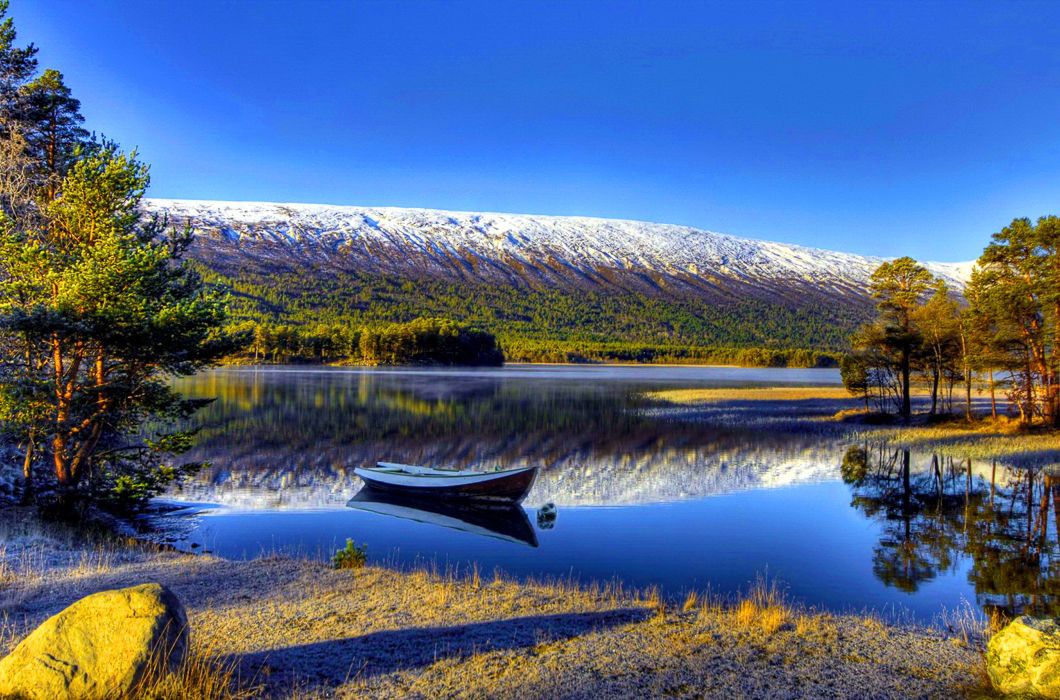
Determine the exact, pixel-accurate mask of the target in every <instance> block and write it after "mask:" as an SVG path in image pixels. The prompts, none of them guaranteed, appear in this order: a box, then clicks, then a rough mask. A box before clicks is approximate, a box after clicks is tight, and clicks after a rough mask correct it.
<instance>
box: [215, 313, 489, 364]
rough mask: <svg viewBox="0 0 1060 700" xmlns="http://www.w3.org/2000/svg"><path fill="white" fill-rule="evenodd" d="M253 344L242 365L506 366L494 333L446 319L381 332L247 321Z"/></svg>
mask: <svg viewBox="0 0 1060 700" xmlns="http://www.w3.org/2000/svg"><path fill="white" fill-rule="evenodd" d="M237 329H238V330H241V331H246V332H248V333H249V335H250V336H251V338H252V340H251V343H250V345H249V346H248V347H247V349H246V351H245V353H243V354H241V355H239V356H238V357H236V358H233V359H236V360H249V361H254V362H283V363H287V362H320V363H337V362H348V363H360V364H368V365H484V366H499V365H502V364H504V353H503V352H502V351H501V349H500V347H499V345H498V344H497V339H496V338H495V337H494V336H493V334H492V333H489V332H488V331H484V330H481V329H478V328H471V327H469V326H464V325H460V324H457V323H454V322H453V321H450V320H447V319H441V318H418V319H416V320H414V321H411V322H409V323H391V324H387V325H384V326H379V327H375V328H353V327H350V326H342V325H326V324H315V325H312V326H308V325H307V326H295V325H290V324H284V325H278V326H271V325H268V324H262V323H255V322H252V321H251V322H243V323H241V324H239V325H238V326H237Z"/></svg>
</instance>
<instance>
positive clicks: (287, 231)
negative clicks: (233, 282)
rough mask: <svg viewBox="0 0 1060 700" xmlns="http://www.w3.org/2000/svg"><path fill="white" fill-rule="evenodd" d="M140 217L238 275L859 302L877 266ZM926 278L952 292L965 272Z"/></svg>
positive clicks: (538, 228) (282, 220) (336, 214)
mask: <svg viewBox="0 0 1060 700" xmlns="http://www.w3.org/2000/svg"><path fill="white" fill-rule="evenodd" d="M147 207H148V209H149V210H150V211H153V212H157V213H164V214H166V215H168V216H169V217H170V218H171V220H173V221H175V222H178V223H183V222H189V223H191V224H192V225H193V226H194V227H195V228H196V229H198V230H199V232H200V236H201V239H200V247H199V255H200V256H201V257H203V258H205V259H207V260H211V261H217V262H230V263H233V264H245V263H247V262H249V261H254V262H257V263H261V264H272V265H277V264H279V265H283V264H291V263H295V262H302V263H310V264H313V265H317V266H322V267H326V268H333V269H338V270H342V269H347V270H359V271H368V272H384V273H398V274H405V275H409V276H412V277H415V276H433V277H439V278H449V279H460V280H477V281H488V282H505V283H508V284H516V285H520V284H526V285H531V286H534V285H540V284H546V285H562V284H568V285H573V286H578V287H593V286H599V287H609V286H620V287H621V286H629V287H635V288H639V287H644V286H647V287H648V288H659V289H662V288H665V287H666V286H667V285H669V286H671V287H674V288H681V287H688V288H690V289H696V288H699V289H702V290H703V291H706V292H709V291H723V290H724V289H725V288H726V287H728V288H732V289H739V288H742V287H744V286H746V285H753V286H756V287H758V289H757V291H758V292H759V293H766V294H768V293H770V292H782V291H784V290H785V289H788V290H792V291H807V292H811V293H814V294H823V295H833V294H835V295H841V296H842V295H850V294H853V295H856V296H858V297H861V296H863V295H864V293H865V288H866V287H867V285H868V280H869V276H870V275H871V273H872V271H873V270H874V269H875V268H876V267H877V266H878V265H879V264H880V262H882V259H881V258H872V257H864V256H859V255H852V254H849V253H839V252H834V251H827V250H819V249H815V248H805V247H801V246H795V245H789V244H783V243H771V242H767V241H757V240H751V239H746V238H737V237H734V236H727V235H724V234H719V233H713V232H710V231H701V230H698V229H694V228H688V227H685V226H673V225H669V224H652V223H643V222H638V221H622V220H613V219H594V218H587V217H558V216H530V215H517V214H492V213H467V212H449V211H437V210H429V209H401V208H393V207H339V206H327V205H316V204H270V203H263V202H261V203H259V202H205V201H189V200H166V199H152V200H148V201H147ZM927 266H928V268H929V269H930V270H931V271H932V272H933V273H934V274H936V275H939V276H941V277H943V278H945V279H946V280H947V281H948V282H949V283H950V284H951V285H953V286H955V287H958V288H959V287H960V286H961V285H962V283H963V280H964V279H965V278H966V276H967V273H968V270H969V268H970V264H968V263H961V264H959V263H928V264H927ZM714 288H716V289H714Z"/></svg>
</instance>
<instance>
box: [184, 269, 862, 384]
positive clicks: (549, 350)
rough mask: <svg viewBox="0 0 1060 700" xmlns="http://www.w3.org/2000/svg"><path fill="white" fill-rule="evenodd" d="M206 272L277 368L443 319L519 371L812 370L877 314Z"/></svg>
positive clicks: (343, 354) (348, 351) (381, 278)
mask: <svg viewBox="0 0 1060 700" xmlns="http://www.w3.org/2000/svg"><path fill="white" fill-rule="evenodd" d="M200 269H201V270H202V272H203V274H204V276H205V277H206V279H208V280H209V281H210V282H213V283H216V284H220V285H224V286H225V287H227V288H228V289H230V290H231V292H232V303H231V305H230V313H231V315H232V317H233V318H235V319H236V320H237V321H238V322H241V323H244V324H247V325H248V326H262V327H263V328H264V333H265V336H267V337H266V338H265V339H263V340H262V343H259V345H260V350H259V352H258V356H259V360H263V361H270V362H272V361H276V362H294V361H313V362H320V361H325V362H341V361H346V360H347V358H352V359H350V361H354V362H360V361H362V359H361V354H360V352H361V351H360V349H359V348H360V345H359V343H360V337H361V335H362V333H363V331H364V330H366V329H367V330H369V331H373V330H376V329H380V328H383V327H386V326H387V325H389V324H392V323H395V322H397V323H406V322H409V321H412V320H414V319H416V318H420V317H432V318H447V319H451V320H452V321H453V322H455V323H458V324H464V325H466V326H469V327H472V328H484V329H488V330H489V331H490V332H492V333H493V334H494V335H495V336H496V338H497V339H498V341H499V343H500V345H501V347H502V348H503V349H504V352H505V355H506V356H507V358H508V359H509V360H511V361H518V362H655V363H671V362H672V363H682V362H683V363H703V364H738V365H747V366H778V367H779V366H798V367H813V366H821V365H828V364H832V363H833V362H834V357H835V356H836V354H837V353H838V352H839V351H841V350H842V349H844V348H845V347H846V346H847V338H848V337H849V334H850V333H851V332H852V331H853V330H854V329H855V328H857V327H858V325H859V324H860V323H862V322H864V321H866V320H868V319H869V318H871V315H872V311H871V308H864V309H861V308H858V307H856V306H843V305H841V304H834V305H830V306H823V305H813V304H807V305H804V306H801V307H794V306H788V305H784V304H780V303H770V302H765V301H761V300H755V299H734V300H729V301H727V302H724V303H715V304H712V303H710V302H708V301H706V300H703V299H701V298H695V297H691V296H677V295H672V296H665V295H660V296H650V295H646V294H641V293H637V292H631V291H621V290H614V291H612V292H610V293H605V292H589V291H579V290H573V289H556V288H530V287H526V286H522V287H515V286H511V285H503V284H485V283H469V282H468V283H465V282H449V281H442V280H417V281H411V280H408V279H400V278H397V277H394V276H387V275H379V274H371V273H357V272H350V273H343V274H342V275H334V274H330V273H328V274H325V273H324V272H321V271H317V270H311V269H306V270H301V271H294V270H284V271H276V272H272V271H270V272H268V273H262V272H257V271H253V270H227V271H226V274H221V273H219V272H218V271H216V270H213V269H210V268H208V267H207V266H206V265H204V264H200ZM273 336H275V337H273Z"/></svg>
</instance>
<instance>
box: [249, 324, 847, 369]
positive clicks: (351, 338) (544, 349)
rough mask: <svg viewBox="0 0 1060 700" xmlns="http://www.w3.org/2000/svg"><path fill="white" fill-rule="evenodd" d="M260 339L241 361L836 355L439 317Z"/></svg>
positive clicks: (827, 363) (750, 362) (267, 334)
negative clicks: (547, 335)
mask: <svg viewBox="0 0 1060 700" xmlns="http://www.w3.org/2000/svg"><path fill="white" fill-rule="evenodd" d="M236 329H237V330H240V331H246V332H249V334H250V335H251V337H252V338H253V340H252V341H251V343H250V345H249V346H248V347H247V349H246V351H245V352H244V353H242V354H241V355H239V356H238V357H235V358H232V359H233V360H234V361H247V362H266V363H270V362H279V363H291V362H295V363H302V362H308V363H350V364H367V365H402V364H437V365H485V366H497V365H501V364H503V363H504V361H505V360H508V361H509V362H570V363H595V362H640V363H656V364H719V365H741V366H745V367H835V366H836V364H837V357H836V356H835V355H834V354H832V353H826V352H819V351H815V350H805V349H794V350H774V349H764V348H708V347H699V346H677V345H658V346H651V345H638V344H630V343H617V342H612V343H588V342H574V343H571V342H563V341H554V340H532V339H531V340H527V339H520V338H509V339H502V340H501V341H498V340H497V338H496V337H495V336H494V335H493V334H492V333H489V332H488V331H484V330H481V329H477V328H473V327H469V326H463V325H460V324H457V323H455V322H453V321H450V320H446V319H438V318H421V319H416V320H414V321H411V322H409V323H392V324H386V325H381V326H375V327H354V326H345V325H339V324H335V325H328V324H323V323H317V324H312V325H309V324H307V325H302V326H297V325H293V324H280V325H275V326H273V325H269V324H262V323H256V322H253V321H245V322H243V323H240V324H239V325H238V326H237V327H236Z"/></svg>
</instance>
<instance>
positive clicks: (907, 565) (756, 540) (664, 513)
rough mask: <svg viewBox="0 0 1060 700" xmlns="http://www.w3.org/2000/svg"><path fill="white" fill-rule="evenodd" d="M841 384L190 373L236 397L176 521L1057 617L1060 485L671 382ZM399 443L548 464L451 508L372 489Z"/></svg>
mask: <svg viewBox="0 0 1060 700" xmlns="http://www.w3.org/2000/svg"><path fill="white" fill-rule="evenodd" d="M838 383H839V377H838V372H836V371H835V370H750V369H736V368H691V367H614V366H607V367H554V366H553V367H549V366H509V367H505V368H503V369H489V370H426V369H425V370H363V369H353V370H344V369H331V368H267V369H254V368H248V369H225V370H217V371H211V372H207V373H204V374H201V375H198V376H195V377H192V378H189V379H186V380H183V381H181V382H180V385H179V388H180V389H182V390H183V391H184V392H186V393H187V394H189V395H195V396H216V397H218V400H217V401H216V402H214V403H213V404H212V405H210V406H209V407H208V408H206V409H205V410H203V411H202V412H201V414H200V416H199V422H200V423H201V425H202V432H201V440H200V446H199V447H198V448H197V452H196V454H195V456H196V457H197V458H205V459H208V460H210V461H211V462H212V467H211V468H210V469H209V470H207V471H205V472H203V473H202V474H200V475H199V476H198V477H197V478H196V479H195V480H194V481H193V482H192V483H190V484H188V485H186V486H185V488H184V489H183V490H182V491H180V492H176V493H174V494H171V496H170V500H176V501H181V502H184V503H187V504H189V508H188V511H187V512H185V513H184V514H181V515H179V516H170V517H167V518H165V519H164V520H165V521H166V525H167V527H168V528H170V529H172V530H173V531H174V532H176V535H175V538H176V542H177V544H178V545H179V546H181V547H185V548H193V545H195V547H194V548H195V549H199V548H202V549H206V550H210V551H214V552H216V553H218V554H221V555H223V556H229V557H255V556H259V555H261V554H262V553H263V552H272V551H276V550H279V551H294V552H301V553H308V554H311V555H318V556H322V557H326V556H329V555H330V553H332V552H333V551H334V550H335V549H336V548H338V547H339V546H341V545H342V544H343V543H344V542H345V541H346V539H347V538H352V539H354V540H355V541H356V542H357V543H364V544H366V545H367V546H368V554H369V558H370V559H372V560H376V561H383V562H387V563H391V564H398V565H414V564H422V563H433V564H435V565H437V566H438V567H439V568H444V567H447V566H448V567H457V568H460V569H464V570H466V569H467V568H468V567H469V566H477V567H478V569H479V570H480V571H481V572H483V573H485V574H488V573H489V572H491V571H492V570H493V569H494V568H497V567H499V568H501V569H503V570H504V571H506V572H508V573H509V574H513V575H516V576H538V577H540V576H564V577H569V576H572V577H574V578H577V579H580V580H582V581H588V580H610V579H614V578H617V579H620V580H621V581H623V582H624V583H626V584H628V585H631V586H638V587H645V586H658V587H659V588H660V590H661V591H663V592H664V593H665V594H668V595H673V596H679V595H682V594H683V593H685V592H687V591H688V590H691V589H697V590H704V589H710V590H712V591H714V592H721V593H725V592H736V591H739V590H741V589H745V588H746V587H747V586H748V584H749V582H750V581H752V580H753V579H755V577H756V576H758V575H759V574H768V576H769V577H771V578H776V579H779V580H780V581H781V582H783V583H784V584H785V585H786V586H787V587H788V590H789V592H790V593H791V595H792V596H793V597H794V598H796V599H797V600H800V601H802V602H804V603H806V604H809V605H813V606H816V607H819V608H829V609H833V610H840V611H843V610H861V609H864V608H870V609H874V610H877V611H881V612H889V611H894V612H898V613H905V614H911V615H913V616H915V617H917V618H919V619H921V620H931V619H932V618H934V617H935V616H936V615H938V614H939V613H940V612H941V611H942V610H943V609H944V608H945V609H954V608H957V607H959V606H961V605H962V604H964V601H967V602H968V603H970V604H972V605H973V606H975V607H976V608H977V609H982V608H984V607H987V606H1000V607H1003V608H1006V609H1008V610H1011V611H1018V610H1022V609H1025V608H1032V609H1042V608H1044V609H1047V610H1049V611H1050V612H1057V611H1054V610H1053V601H1054V600H1055V594H1056V593H1057V592H1060V591H1058V589H1060V586H1058V583H1057V582H1058V580H1060V577H1058V576H1057V572H1056V562H1057V561H1058V557H1057V548H1056V522H1057V518H1056V517H1055V515H1056V514H1060V505H1057V504H1058V502H1057V501H1056V500H1055V499H1053V498H1052V496H1053V493H1054V491H1056V492H1057V493H1058V494H1060V481H1058V482H1057V483H1055V484H1054V480H1053V479H1052V477H1050V476H1048V475H1046V474H1043V473H1035V472H1024V471H1020V472H1017V471H1010V470H1007V469H1005V468H1003V467H1000V466H996V467H995V466H994V465H992V464H983V463H979V462H976V461H968V460H964V461H960V460H953V459H952V458H939V457H936V456H934V455H931V454H917V453H915V452H914V453H913V454H908V453H904V452H902V451H900V450H894V449H890V448H889V447H888V446H886V445H879V444H852V443H851V442H850V441H849V440H842V439H836V438H831V437H826V436H823V435H822V434H819V433H815V432H807V431H801V432H792V431H790V430H788V431H785V430H781V429H778V427H783V425H784V422H785V419H786V418H788V417H790V415H786V414H790V412H791V411H792V410H798V411H799V412H801V413H810V414H812V413H814V412H815V411H819V412H821V413H822V414H825V413H827V412H829V411H834V406H831V407H829V406H824V405H819V404H815V403H814V402H805V403H804V402H800V403H798V404H797V405H796V406H797V408H794V409H793V407H792V405H791V404H787V405H785V406H783V407H778V406H777V405H772V404H740V403H730V404H723V405H719V406H714V407H711V408H709V409H707V410H706V411H704V410H697V411H689V410H686V409H680V408H673V407H666V406H664V405H662V404H659V403H658V402H657V401H653V400H652V399H651V397H650V395H649V394H650V393H651V392H654V391H659V390H667V389H687V388H695V387H709V386H748V385H753V384H768V385H799V384H838ZM704 413H705V414H706V415H705V417H704ZM704 420H706V422H704ZM378 460H390V461H399V462H408V463H414V464H444V465H453V466H461V467H494V466H503V467H512V466H519V465H529V464H533V465H540V466H541V467H542V471H541V474H540V476H539V478H538V481H537V483H536V484H535V486H534V488H533V490H532V491H531V493H530V495H529V497H528V498H527V500H526V502H525V503H524V504H523V507H520V508H512V509H510V510H507V511H503V510H502V511H485V512H483V511H481V510H475V509H472V510H470V511H468V510H467V509H461V510H452V509H433V511H428V510H424V509H423V507H422V506H414V505H413V504H408V503H401V502H397V503H394V502H385V501H380V500H379V499H378V498H374V497H370V496H369V495H368V494H360V495H357V494H358V492H359V491H360V489H361V484H360V480H359V479H358V478H357V477H356V475H354V474H353V468H354V467H357V466H361V465H367V464H372V463H374V462H376V461H378ZM355 496H356V497H355ZM351 499H352V500H351ZM546 503H553V504H555V505H556V515H555V517H554V518H549V517H547V516H546V515H544V514H543V513H542V511H541V510H540V508H541V506H542V505H544V504H546ZM1054 507H1055V508H1056V510H1055V512H1054ZM187 513H192V515H188V514H187ZM539 514H540V515H541V517H539Z"/></svg>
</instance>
